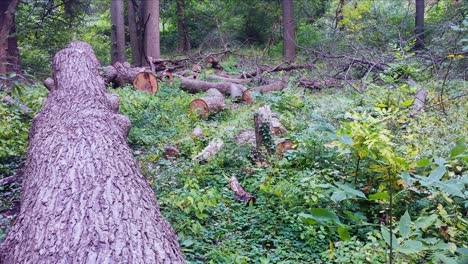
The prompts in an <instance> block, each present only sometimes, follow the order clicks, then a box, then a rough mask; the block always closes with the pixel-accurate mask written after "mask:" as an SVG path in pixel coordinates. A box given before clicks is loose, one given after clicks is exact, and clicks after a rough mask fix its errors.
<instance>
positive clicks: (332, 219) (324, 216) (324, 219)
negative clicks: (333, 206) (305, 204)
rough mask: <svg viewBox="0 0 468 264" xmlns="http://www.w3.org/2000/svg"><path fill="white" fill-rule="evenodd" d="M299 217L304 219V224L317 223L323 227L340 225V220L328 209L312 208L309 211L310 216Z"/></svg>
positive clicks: (301, 215) (302, 215)
mask: <svg viewBox="0 0 468 264" xmlns="http://www.w3.org/2000/svg"><path fill="white" fill-rule="evenodd" d="M300 217H302V218H303V220H304V219H305V220H306V221H307V222H306V223H312V224H314V223H313V222H314V221H315V222H318V223H321V224H324V225H327V224H330V223H331V224H337V225H341V222H340V219H338V216H336V214H335V213H334V212H332V211H330V210H328V209H323V208H312V209H311V210H310V214H300Z"/></svg>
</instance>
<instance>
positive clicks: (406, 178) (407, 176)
mask: <svg viewBox="0 0 468 264" xmlns="http://www.w3.org/2000/svg"><path fill="white" fill-rule="evenodd" d="M400 178H402V179H403V180H404V181H405V183H406V185H408V186H412V185H413V179H412V178H411V175H410V174H409V173H408V172H407V171H404V172H402V173H400Z"/></svg>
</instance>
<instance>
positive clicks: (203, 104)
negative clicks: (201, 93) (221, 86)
mask: <svg viewBox="0 0 468 264" xmlns="http://www.w3.org/2000/svg"><path fill="white" fill-rule="evenodd" d="M225 107H226V101H225V100H224V97H222V96H210V97H202V98H198V99H195V100H193V101H192V102H190V104H189V109H190V110H192V111H196V112H197V114H198V117H200V118H203V117H206V116H208V115H210V114H214V113H218V112H220V111H222V110H223V109H224V108H225Z"/></svg>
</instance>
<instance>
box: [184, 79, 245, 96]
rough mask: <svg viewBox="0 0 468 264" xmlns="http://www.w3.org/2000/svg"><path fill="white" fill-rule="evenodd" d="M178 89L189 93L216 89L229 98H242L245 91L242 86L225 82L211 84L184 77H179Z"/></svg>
mask: <svg viewBox="0 0 468 264" xmlns="http://www.w3.org/2000/svg"><path fill="white" fill-rule="evenodd" d="M180 88H181V89H182V90H184V91H187V92H189V93H201V92H206V91H208V90H209V89H216V90H218V91H220V92H221V93H222V94H224V95H228V96H231V97H233V98H237V97H241V98H243V92H244V91H246V90H247V89H246V88H245V87H244V86H242V85H240V84H235V83H227V82H219V83H213V82H206V81H199V80H194V79H189V78H185V77H180Z"/></svg>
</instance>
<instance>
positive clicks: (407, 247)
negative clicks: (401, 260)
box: [398, 240, 426, 254]
mask: <svg viewBox="0 0 468 264" xmlns="http://www.w3.org/2000/svg"><path fill="white" fill-rule="evenodd" d="M425 249H426V248H425V247H424V245H423V243H421V241H418V240H407V241H405V242H404V243H403V244H402V245H401V246H400V247H399V248H398V251H399V252H401V253H403V254H414V253H418V252H421V251H423V250H425Z"/></svg>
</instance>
